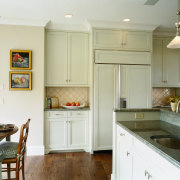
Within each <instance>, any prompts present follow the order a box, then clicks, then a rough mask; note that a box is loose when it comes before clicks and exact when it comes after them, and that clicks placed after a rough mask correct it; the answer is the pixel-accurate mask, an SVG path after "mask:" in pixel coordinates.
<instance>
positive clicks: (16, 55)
mask: <svg viewBox="0 0 180 180" xmlns="http://www.w3.org/2000/svg"><path fill="white" fill-rule="evenodd" d="M10 69H22V70H23V69H24V70H30V69H31V51H27V50H10Z"/></svg>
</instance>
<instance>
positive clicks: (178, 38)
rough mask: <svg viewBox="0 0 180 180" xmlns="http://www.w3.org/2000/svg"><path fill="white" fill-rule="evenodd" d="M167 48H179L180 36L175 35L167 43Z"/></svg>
mask: <svg viewBox="0 0 180 180" xmlns="http://www.w3.org/2000/svg"><path fill="white" fill-rule="evenodd" d="M167 48H172V49H176V48H180V36H176V37H175V38H174V39H173V40H172V41H171V42H170V43H169V44H168V45H167Z"/></svg>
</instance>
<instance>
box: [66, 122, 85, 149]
mask: <svg viewBox="0 0 180 180" xmlns="http://www.w3.org/2000/svg"><path fill="white" fill-rule="evenodd" d="M68 124H69V125H68V137H69V138H68V147H72V148H76V147H77V148H80V147H84V146H87V139H88V138H87V134H88V133H87V119H85V118H68Z"/></svg>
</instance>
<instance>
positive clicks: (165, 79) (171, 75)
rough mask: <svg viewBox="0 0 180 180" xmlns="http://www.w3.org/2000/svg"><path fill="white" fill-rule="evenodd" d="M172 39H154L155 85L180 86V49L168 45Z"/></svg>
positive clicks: (153, 67)
mask: <svg viewBox="0 0 180 180" xmlns="http://www.w3.org/2000/svg"><path fill="white" fill-rule="evenodd" d="M171 40H172V38H158V37H157V38H154V39H153V59H152V79H153V87H180V50H179V49H168V48H167V47H166V46H167V45H168V44H169V42H170V41H171Z"/></svg>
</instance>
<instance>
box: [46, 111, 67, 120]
mask: <svg viewBox="0 0 180 180" xmlns="http://www.w3.org/2000/svg"><path fill="white" fill-rule="evenodd" d="M46 117H48V118H59V117H67V112H66V111H49V112H47V113H46Z"/></svg>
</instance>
